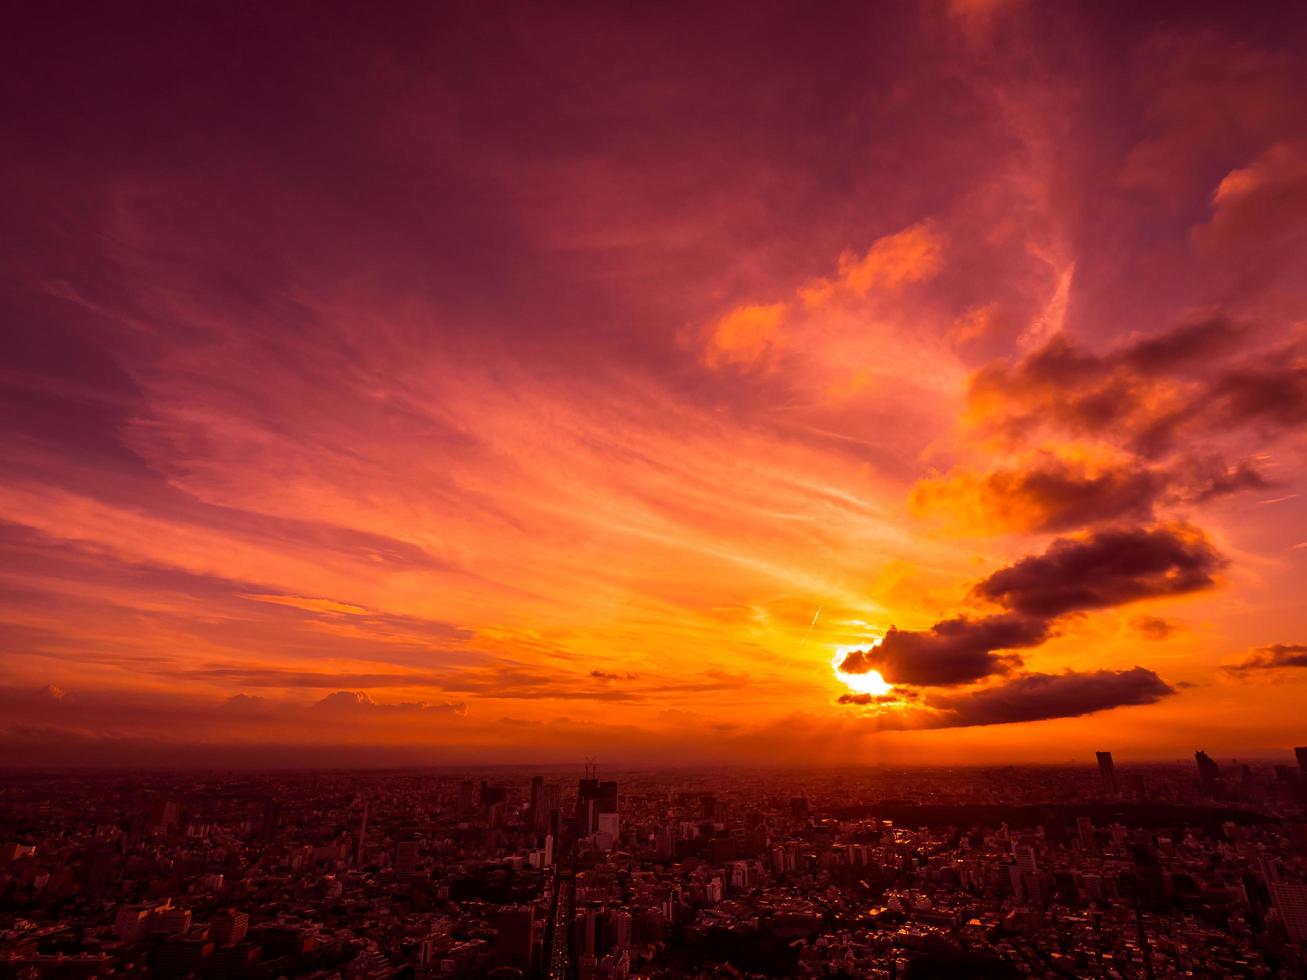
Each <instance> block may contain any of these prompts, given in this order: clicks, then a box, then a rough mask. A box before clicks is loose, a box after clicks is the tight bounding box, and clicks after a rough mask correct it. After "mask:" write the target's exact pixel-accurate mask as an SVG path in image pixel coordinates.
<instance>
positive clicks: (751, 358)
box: [704, 303, 785, 367]
mask: <svg viewBox="0 0 1307 980" xmlns="http://www.w3.org/2000/svg"><path fill="white" fill-rule="evenodd" d="M784 316H785V305H784V304H783V303H773V304H772V305H770V306H740V307H737V308H736V309H734V310H732V311H731V312H730V313H727V314H726V315H725V316H724V317H722V318H721V319H720V320H718V321H717V322H716V323H715V324H714V325H713V327H712V332H711V334H710V335H709V338H708V348H707V350H706V351H705V352H704V361H705V362H706V363H707V364H708V366H709V367H721V366H722V365H733V366H736V367H751V366H753V365H756V364H758V363H759V362H760V361H762V360H763V359H764V358H766V357H767V356H768V355H769V354H771V353H772V352H773V351H775V350H777V349H779V348H780V347H781V346H782V345H783V344H784V342H785V338H784V336H783V335H782V333H781V322H782V320H783V319H784Z"/></svg>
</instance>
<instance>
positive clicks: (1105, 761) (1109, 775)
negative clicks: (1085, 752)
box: [1094, 752, 1117, 796]
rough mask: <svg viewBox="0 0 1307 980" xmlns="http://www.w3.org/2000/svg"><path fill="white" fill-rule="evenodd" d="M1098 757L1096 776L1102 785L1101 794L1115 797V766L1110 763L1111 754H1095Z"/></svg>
mask: <svg viewBox="0 0 1307 980" xmlns="http://www.w3.org/2000/svg"><path fill="white" fill-rule="evenodd" d="M1094 754H1095V755H1096V756H1098V776H1099V779H1101V780H1102V783H1103V793H1104V794H1105V795H1107V796H1116V792H1117V788H1116V766H1115V765H1114V764H1113V763H1112V753H1111V752H1096V753H1094Z"/></svg>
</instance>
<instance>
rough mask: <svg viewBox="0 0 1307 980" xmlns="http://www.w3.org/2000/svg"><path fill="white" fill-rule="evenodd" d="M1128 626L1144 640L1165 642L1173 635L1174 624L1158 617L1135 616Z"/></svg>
mask: <svg viewBox="0 0 1307 980" xmlns="http://www.w3.org/2000/svg"><path fill="white" fill-rule="evenodd" d="M1130 625H1131V626H1132V627H1134V629H1135V632H1137V633H1138V634H1139V635H1140V636H1142V637H1143V638H1144V639H1145V640H1165V639H1167V638H1168V637H1170V636H1172V635H1173V634H1174V633H1175V623H1173V622H1171V621H1170V620H1168V619H1162V618H1161V617H1160V616H1136V617H1135V618H1134V619H1132V620H1130Z"/></svg>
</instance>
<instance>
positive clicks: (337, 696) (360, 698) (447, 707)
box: [314, 691, 467, 715]
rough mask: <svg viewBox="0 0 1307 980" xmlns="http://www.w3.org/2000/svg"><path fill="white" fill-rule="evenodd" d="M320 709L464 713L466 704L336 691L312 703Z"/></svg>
mask: <svg viewBox="0 0 1307 980" xmlns="http://www.w3.org/2000/svg"><path fill="white" fill-rule="evenodd" d="M314 707H315V708H317V709H318V710H320V711H330V712H333V713H339V714H343V715H349V714H353V713H355V712H360V711H361V712H377V713H381V714H389V713H393V714H415V715H427V714H435V715H444V714H451V715H465V714H467V705H466V704H464V703H463V702H462V701H446V702H443V703H440V704H428V703H427V702H425V701H402V702H399V703H380V704H379V703H378V702H376V701H373V700H372V698H371V696H370V695H368V694H367V693H366V692H364V691H336V692H335V693H334V694H328V695H327V696H326V697H325V698H323V699H322V700H321V701H318V702H316V703H315V704H314Z"/></svg>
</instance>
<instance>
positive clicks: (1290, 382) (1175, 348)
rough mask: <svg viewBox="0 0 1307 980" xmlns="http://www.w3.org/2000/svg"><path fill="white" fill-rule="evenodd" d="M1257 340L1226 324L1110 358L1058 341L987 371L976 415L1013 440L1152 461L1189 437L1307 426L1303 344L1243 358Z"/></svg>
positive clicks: (1208, 322)
mask: <svg viewBox="0 0 1307 980" xmlns="http://www.w3.org/2000/svg"><path fill="white" fill-rule="evenodd" d="M1249 340H1250V336H1249V332H1248V331H1247V329H1245V328H1243V327H1241V326H1239V325H1237V324H1235V323H1233V322H1232V321H1230V320H1229V319H1227V318H1224V317H1213V318H1209V319H1205V320H1199V321H1194V322H1191V323H1186V324H1182V325H1180V326H1178V327H1176V328H1174V329H1172V330H1170V331H1166V332H1164V333H1161V334H1159V335H1157V336H1154V337H1149V338H1145V339H1140V340H1134V341H1131V342H1128V343H1126V344H1124V345H1121V346H1118V347H1117V348H1115V349H1113V350H1110V351H1108V352H1107V353H1105V354H1101V355H1100V354H1093V353H1090V352H1088V351H1086V350H1084V349H1082V348H1081V347H1079V346H1078V345H1077V344H1076V343H1075V342H1074V341H1073V340H1071V339H1070V338H1069V337H1067V336H1066V335H1065V334H1059V335H1057V336H1055V337H1053V338H1052V339H1051V340H1050V341H1049V342H1048V343H1047V344H1045V345H1044V346H1043V347H1041V348H1040V349H1038V350H1036V351H1034V352H1033V353H1031V354H1030V355H1028V356H1027V357H1025V358H1023V359H1021V360H1019V361H1017V362H1016V363H1015V364H994V365H990V366H988V367H985V368H982V369H981V370H980V371H978V372H977V373H976V374H975V375H974V376H973V377H972V380H971V384H970V387H969V392H968V417H969V419H970V420H971V422H972V423H973V424H975V425H977V426H979V427H980V428H982V429H986V430H989V431H992V432H996V433H999V434H1001V435H1003V436H1004V437H1005V438H1008V439H1014V440H1018V441H1025V440H1028V439H1029V438H1030V437H1031V435H1032V434H1034V433H1037V432H1040V431H1047V430H1050V429H1052V430H1056V431H1060V432H1062V433H1067V434H1071V435H1075V436H1086V435H1087V436H1094V437H1096V438H1101V439H1104V440H1105V441H1107V442H1110V443H1112V444H1114V445H1119V446H1120V447H1122V448H1124V449H1126V450H1128V451H1130V452H1132V453H1135V454H1138V455H1139V456H1142V457H1146V458H1153V459H1155V458H1159V457H1162V456H1165V455H1167V454H1170V453H1172V452H1173V451H1174V449H1175V447H1176V445H1177V444H1178V441H1179V437H1180V436H1181V435H1191V436H1194V435H1213V436H1217V437H1223V436H1226V435H1228V434H1229V432H1230V431H1231V430H1232V429H1238V428H1244V427H1252V428H1256V429H1258V430H1259V431H1261V432H1263V433H1266V434H1275V433H1279V432H1284V431H1287V430H1291V429H1294V428H1295V427H1297V426H1299V425H1301V424H1302V423H1303V422H1304V421H1307V356H1305V355H1304V352H1303V351H1301V350H1299V349H1298V348H1297V347H1294V346H1289V347H1287V348H1283V349H1276V350H1263V351H1258V352H1255V353H1252V354H1244V353H1243V352H1244V351H1245V350H1246V349H1247V345H1248V342H1249ZM1236 354H1238V355H1240V356H1239V357H1238V359H1237V360H1236V359H1235V358H1234V355H1236Z"/></svg>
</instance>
